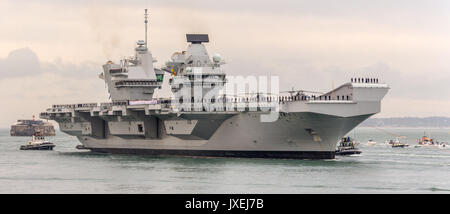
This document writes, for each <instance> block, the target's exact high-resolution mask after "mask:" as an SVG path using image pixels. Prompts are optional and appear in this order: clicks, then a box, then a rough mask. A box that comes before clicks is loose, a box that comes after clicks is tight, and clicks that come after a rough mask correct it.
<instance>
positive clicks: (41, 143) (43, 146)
mask: <svg viewBox="0 0 450 214" xmlns="http://www.w3.org/2000/svg"><path fill="white" fill-rule="evenodd" d="M53 147H55V144H53V143H50V142H49V141H48V140H45V139H44V136H41V135H40V134H39V133H35V134H34V135H33V136H32V139H31V141H29V142H28V144H26V145H21V146H20V150H53Z"/></svg>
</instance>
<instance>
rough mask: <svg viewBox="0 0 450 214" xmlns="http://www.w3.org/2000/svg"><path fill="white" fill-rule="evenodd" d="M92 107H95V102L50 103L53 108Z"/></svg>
mask: <svg viewBox="0 0 450 214" xmlns="http://www.w3.org/2000/svg"><path fill="white" fill-rule="evenodd" d="M92 107H97V103H78V104H63V105H52V108H53V109H75V108H92Z"/></svg>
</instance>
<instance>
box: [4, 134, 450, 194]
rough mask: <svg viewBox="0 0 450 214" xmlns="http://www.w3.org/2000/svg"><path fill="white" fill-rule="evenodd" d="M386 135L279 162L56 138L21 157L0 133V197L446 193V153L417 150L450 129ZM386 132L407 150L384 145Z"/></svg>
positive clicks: (449, 155)
mask: <svg viewBox="0 0 450 214" xmlns="http://www.w3.org/2000/svg"><path fill="white" fill-rule="evenodd" d="M383 130H385V131H380V130H378V129H374V128H356V129H355V130H354V131H352V132H351V133H349V136H351V137H355V138H356V139H357V140H358V141H359V142H361V145H360V146H359V147H360V148H361V150H362V154H361V155H358V156H350V157H339V156H338V157H336V159H334V160H276V159H245V158H242V159H241V158H189V157H148V156H133V155H110V154H96V153H91V152H89V151H80V150H76V149H75V146H76V145H78V142H77V140H76V138H75V137H72V136H69V135H66V134H64V133H61V132H57V135H56V136H55V137H48V139H49V140H51V142H54V143H55V144H56V147H55V148H54V150H53V151H20V150H19V146H20V145H21V144H25V143H26V142H27V141H28V140H29V139H30V138H29V137H10V136H9V130H8V129H1V130H0V193H450V180H449V179H448V178H449V177H450V148H449V147H447V148H434V147H433V148H425V147H423V148H414V145H417V139H419V138H420V137H421V136H422V135H423V134H424V131H425V132H426V133H427V134H429V135H431V137H433V138H435V139H437V140H438V141H446V142H450V129H429V128H427V129H405V128H383ZM386 131H387V132H386ZM388 132H390V133H395V134H398V135H401V136H405V137H406V139H405V140H407V142H408V143H409V144H410V147H409V148H391V147H389V146H387V145H384V141H386V140H389V139H392V138H394V137H393V136H391V135H389V134H388ZM369 139H373V140H375V141H376V142H377V145H376V146H374V147H370V146H367V145H366V143H367V141H368V140H369Z"/></svg>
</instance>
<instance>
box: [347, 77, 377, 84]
mask: <svg viewBox="0 0 450 214" xmlns="http://www.w3.org/2000/svg"><path fill="white" fill-rule="evenodd" d="M351 82H352V83H378V78H351Z"/></svg>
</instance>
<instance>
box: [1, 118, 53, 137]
mask: <svg viewBox="0 0 450 214" xmlns="http://www.w3.org/2000/svg"><path fill="white" fill-rule="evenodd" d="M36 132H39V133H40V134H41V135H42V136H55V129H54V128H53V124H51V123H49V122H44V121H42V120H17V123H15V124H14V125H12V126H11V131H10V134H11V136H32V135H33V134H35V133H36Z"/></svg>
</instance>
